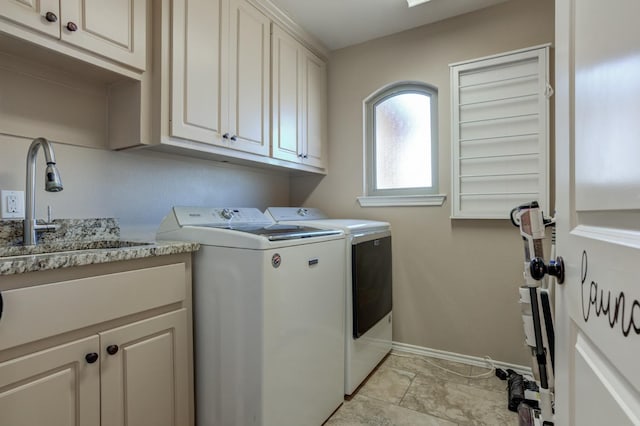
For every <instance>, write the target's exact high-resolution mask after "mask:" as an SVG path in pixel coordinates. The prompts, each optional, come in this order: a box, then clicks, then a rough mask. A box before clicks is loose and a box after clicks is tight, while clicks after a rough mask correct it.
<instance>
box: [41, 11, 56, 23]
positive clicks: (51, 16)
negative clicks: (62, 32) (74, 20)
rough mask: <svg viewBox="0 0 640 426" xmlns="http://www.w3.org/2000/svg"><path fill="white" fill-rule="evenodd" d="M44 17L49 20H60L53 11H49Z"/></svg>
mask: <svg viewBox="0 0 640 426" xmlns="http://www.w3.org/2000/svg"><path fill="white" fill-rule="evenodd" d="M44 19H46V20H47V21H49V22H56V21H57V20H58V16H57V15H56V14H55V13H53V12H47V13H46V14H45V15H44Z"/></svg>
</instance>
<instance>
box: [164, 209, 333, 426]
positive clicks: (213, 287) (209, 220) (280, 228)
mask: <svg viewBox="0 0 640 426" xmlns="http://www.w3.org/2000/svg"><path fill="white" fill-rule="evenodd" d="M157 238H158V239H159V240H178V241H194V242H199V243H200V250H199V251H198V252H197V253H196V254H195V257H194V262H193V310H194V344H195V351H194V352H195V384H196V388H195V389H196V423H197V425H198V426H214V425H216V426H217V425H225V426H228V425H237V426H247V425H265V426H283V425H291V426H299V425H320V424H322V423H323V422H324V421H325V420H326V419H327V418H328V417H329V416H331V414H332V413H333V411H335V410H336V409H337V408H338V407H339V406H340V404H341V403H342V401H343V399H344V395H343V386H344V385H343V383H344V345H345V342H344V323H345V319H344V312H345V311H344V304H345V295H344V289H343V281H344V273H345V243H344V238H345V237H344V233H343V232H342V231H341V230H336V229H316V228H313V227H309V226H297V225H295V226H289V225H287V226H284V225H278V224H274V221H273V220H272V219H270V218H269V217H268V216H266V215H265V214H264V213H262V212H261V211H260V210H258V209H253V208H205V207H174V208H173V209H172V210H171V212H170V213H169V214H168V215H167V217H166V218H165V219H164V220H163V221H162V223H161V225H160V228H159V229H158V232H157Z"/></svg>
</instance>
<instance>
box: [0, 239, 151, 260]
mask: <svg viewBox="0 0 640 426" xmlns="http://www.w3.org/2000/svg"><path fill="white" fill-rule="evenodd" d="M153 244H154V243H145V242H139V241H123V240H102V241H63V242H60V243H54V244H46V243H45V244H39V245H34V246H5V247H0V257H13V256H29V255H36V254H51V253H61V252H67V251H82V250H104V249H121V248H130V247H132V248H133V247H144V246H150V245H153Z"/></svg>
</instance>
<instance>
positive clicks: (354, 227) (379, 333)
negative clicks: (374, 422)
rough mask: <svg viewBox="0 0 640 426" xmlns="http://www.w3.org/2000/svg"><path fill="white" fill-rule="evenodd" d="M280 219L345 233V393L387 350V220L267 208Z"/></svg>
mask: <svg viewBox="0 0 640 426" xmlns="http://www.w3.org/2000/svg"><path fill="white" fill-rule="evenodd" d="M265 213H266V214H267V215H269V216H270V217H272V218H273V219H274V220H275V221H276V222H278V223H280V224H298V225H301V224H302V225H306V226H313V227H316V228H323V229H341V230H343V231H344V233H345V235H346V238H345V256H346V258H345V262H346V265H347V267H346V270H345V272H346V273H345V276H344V285H345V298H346V305H345V309H346V312H345V318H346V322H345V381H344V393H345V395H351V394H353V393H354V392H355V391H356V389H357V388H358V386H360V384H362V382H363V381H364V380H365V379H366V378H367V376H368V375H369V374H370V373H371V372H372V371H373V370H374V369H375V368H376V366H377V365H378V364H379V363H380V362H381V361H382V360H383V359H384V357H385V356H386V355H387V354H388V353H389V352H390V351H391V345H392V275H391V266H392V251H391V227H390V225H389V223H388V222H380V221H372V220H364V219H331V218H329V217H328V216H327V215H326V214H325V213H324V212H322V211H321V210H319V209H316V208H299V207H269V208H268V209H267V211H266V212H265Z"/></svg>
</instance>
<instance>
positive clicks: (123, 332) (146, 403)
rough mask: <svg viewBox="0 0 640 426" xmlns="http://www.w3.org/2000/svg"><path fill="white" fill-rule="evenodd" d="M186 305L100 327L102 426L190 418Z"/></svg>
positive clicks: (171, 423)
mask: <svg viewBox="0 0 640 426" xmlns="http://www.w3.org/2000/svg"><path fill="white" fill-rule="evenodd" d="M186 330H187V316H186V311H185V310H184V309H181V310H179V311H175V312H170V313H168V314H165V315H160V316H157V317H153V318H150V319H148V320H144V321H139V322H136V323H133V324H128V325H125V326H123V327H119V328H116V329H113V330H108V331H105V332H104V333H100V357H101V361H100V373H101V375H100V388H101V391H102V392H101V394H102V401H101V402H102V416H101V417H102V423H101V424H102V426H117V425H118V426H120V425H121V426H124V425H140V426H144V425H148V426H182V425H186V424H187V423H188V418H189V417H188V410H189V405H188V399H187V395H188V394H189V393H188V392H187V386H188V384H187V383H188V380H187V375H186V374H185V373H186V372H187V367H188V362H187V336H186Z"/></svg>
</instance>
